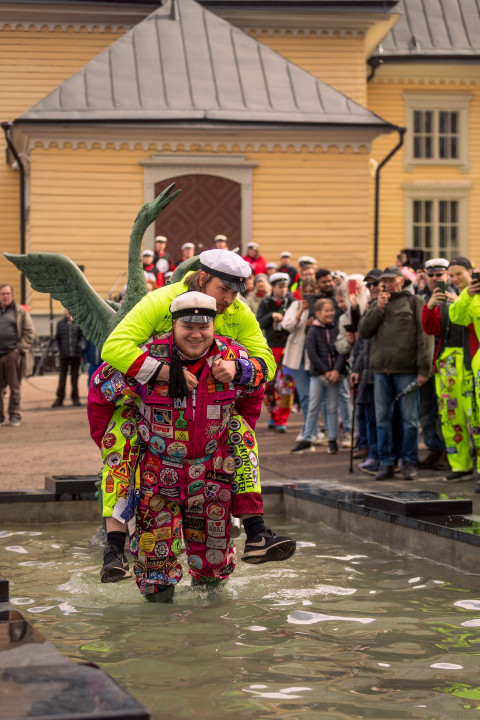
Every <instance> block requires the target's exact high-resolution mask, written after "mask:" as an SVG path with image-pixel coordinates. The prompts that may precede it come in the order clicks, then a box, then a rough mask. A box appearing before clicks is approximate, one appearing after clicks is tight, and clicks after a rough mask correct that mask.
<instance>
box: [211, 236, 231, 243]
mask: <svg viewBox="0 0 480 720" xmlns="http://www.w3.org/2000/svg"><path fill="white" fill-rule="evenodd" d="M217 240H218V242H220V241H221V242H227V240H228V238H227V236H226V235H215V237H214V238H213V242H217Z"/></svg>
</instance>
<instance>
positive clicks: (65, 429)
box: [0, 374, 480, 515]
mask: <svg viewBox="0 0 480 720" xmlns="http://www.w3.org/2000/svg"><path fill="white" fill-rule="evenodd" d="M57 380H58V376H57V375H56V374H47V375H43V376H39V377H32V378H27V379H25V380H24V381H23V384H22V407H23V419H22V424H21V426H20V427H19V428H10V427H1V428H0V448H1V457H2V461H3V462H2V468H3V472H1V473H0V491H1V490H10V489H18V490H22V489H34V488H35V489H37V488H43V487H44V478H45V476H46V475H69V474H71V475H94V474H96V473H97V472H98V470H99V468H100V465H101V460H100V453H99V450H98V448H97V447H96V445H95V444H94V443H93V441H92V440H91V438H90V435H89V431H88V422H87V417H86V408H85V405H83V407H72V405H71V403H70V400H67V401H66V404H65V405H64V407H62V408H55V409H52V408H51V404H52V402H53V400H54V398H55V389H56V386H57ZM68 392H69V386H68V384H67V393H68ZM86 395H87V376H86V375H85V374H84V375H82V376H81V377H80V398H81V400H82V402H83V403H86ZM5 400H7V401H8V398H4V402H5ZM301 426H302V418H301V414H300V413H292V415H291V416H290V421H289V426H288V432H287V433H285V434H277V433H275V432H273V431H271V430H268V429H267V415H266V413H265V412H264V413H263V415H262V417H261V419H260V421H259V423H258V425H257V437H258V441H259V445H260V460H261V477H262V483H264V484H265V483H268V482H272V481H274V482H276V483H278V482H279V481H280V482H285V483H287V482H292V481H302V480H305V481H309V482H313V483H315V484H321V485H328V486H330V487H332V488H337V489H341V488H343V489H345V490H347V489H355V490H366V491H377V492H378V491H379V490H381V491H382V492H385V491H400V490H402V491H403V490H408V491H410V490H432V491H435V492H442V493H448V494H449V496H451V497H467V498H472V499H473V500H474V510H475V514H479V515H480V494H475V487H478V485H476V484H475V483H474V482H464V483H457V484H455V485H447V484H446V483H443V482H442V480H441V478H442V475H443V473H441V472H435V471H421V472H420V473H419V477H418V478H417V479H416V480H414V481H408V482H407V481H404V480H402V479H401V476H396V477H395V480H392V481H388V482H382V483H379V482H376V481H375V478H374V477H372V476H370V475H365V474H364V473H362V472H360V471H359V470H358V462H359V461H354V472H353V473H349V466H350V453H349V450H347V449H341V450H340V452H339V453H338V455H328V453H327V449H326V448H325V447H319V448H317V450H316V452H309V453H305V454H302V455H292V454H291V452H290V451H291V449H292V447H293V446H294V445H295V438H296V436H297V434H298V433H299V432H300V430H301ZM425 452H426V451H425V450H421V451H420V455H421V456H422V455H424V454H425Z"/></svg>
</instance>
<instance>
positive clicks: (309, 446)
mask: <svg viewBox="0 0 480 720" xmlns="http://www.w3.org/2000/svg"><path fill="white" fill-rule="evenodd" d="M308 450H309V451H310V452H315V446H314V444H313V443H311V442H308V440H300V442H298V443H297V444H296V445H295V447H294V448H293V450H290V452H292V453H302V452H307V451H308Z"/></svg>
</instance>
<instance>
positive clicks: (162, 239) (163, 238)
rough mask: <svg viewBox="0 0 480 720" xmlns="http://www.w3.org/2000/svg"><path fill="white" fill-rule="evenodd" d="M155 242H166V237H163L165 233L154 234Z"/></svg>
mask: <svg viewBox="0 0 480 720" xmlns="http://www.w3.org/2000/svg"><path fill="white" fill-rule="evenodd" d="M155 242H163V243H166V242H167V238H166V237H165V235H155Z"/></svg>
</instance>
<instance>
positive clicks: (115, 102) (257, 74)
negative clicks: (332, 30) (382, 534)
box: [17, 0, 389, 128]
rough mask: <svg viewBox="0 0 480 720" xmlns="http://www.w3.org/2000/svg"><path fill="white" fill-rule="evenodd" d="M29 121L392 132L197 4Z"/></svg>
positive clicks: (153, 18)
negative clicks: (287, 126)
mask: <svg viewBox="0 0 480 720" xmlns="http://www.w3.org/2000/svg"><path fill="white" fill-rule="evenodd" d="M27 121H28V122H31V121H43V122H55V123H58V122H65V121H67V122H97V123H98V122H109V123H111V122H116V121H117V122H125V121H129V122H130V123H141V122H150V123H152V122H153V123H161V122H178V121H188V122H191V121H194V122H195V121H196V122H205V121H209V122H219V123H221V122H228V123H232V122H235V123H239V122H240V123H255V124H256V123H294V124H298V123H301V124H306V123H307V124H314V125H317V124H322V125H330V126H331V125H334V126H338V125H356V126H363V127H378V128H381V127H388V126H389V124H388V123H387V122H386V121H385V120H383V119H382V118H380V117H379V116H377V115H375V114H374V113H372V112H370V111H369V110H367V109H366V108H364V107H362V106H361V105H358V104H357V103H355V102H353V101H352V100H350V99H349V98H347V97H345V95H342V93H340V92H338V91H336V90H334V89H333V88H331V87H329V86H328V85H326V84H325V83H322V82H321V81H319V80H317V79H316V78H315V77H314V76H313V75H310V74H309V73H308V72H306V71H305V70H302V69H301V68H299V67H297V66H296V65H294V64H293V63H291V62H288V61H287V60H286V59H285V58H283V57H282V56H280V55H278V54H277V53H276V52H274V51H273V50H271V49H270V48H268V47H267V46H266V45H264V44H262V43H260V42H258V41H257V40H255V39H254V38H252V37H250V36H249V35H247V34H246V33H244V32H243V31H242V30H239V29H238V28H235V27H233V25H231V24H230V23H228V22H227V21H225V20H223V19H221V18H219V17H217V16H216V15H214V14H213V13H211V12H209V11H208V10H206V9H205V8H202V7H201V6H200V5H199V4H198V3H196V2H194V0H166V2H165V4H164V5H163V6H162V7H160V8H158V10H156V11H154V12H153V13H152V14H151V15H149V16H148V17H146V18H145V19H144V20H142V21H141V22H140V23H138V25H136V26H135V27H133V28H132V29H131V30H130V31H129V32H128V33H126V34H125V35H124V36H123V37H122V38H120V39H119V40H117V41H116V42H114V43H113V44H112V45H111V46H110V47H109V48H108V49H106V50H105V51H103V52H102V53H101V54H100V55H98V57H96V58H95V59H93V60H92V61H90V62H89V63H88V64H87V65H85V67H83V68H82V69H81V70H79V71H78V72H77V73H75V74H74V75H73V76H72V77H71V78H69V79H68V80H66V81H65V82H64V83H62V85H60V86H59V87H57V88H56V89H55V90H53V91H52V92H51V93H50V94H49V95H47V96H46V97H45V98H44V99H43V100H41V101H40V102H38V103H37V104H36V105H34V106H33V107H32V108H30V110H28V111H27V112H26V113H24V114H23V115H22V116H21V117H20V118H19V119H18V120H17V122H27Z"/></svg>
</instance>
